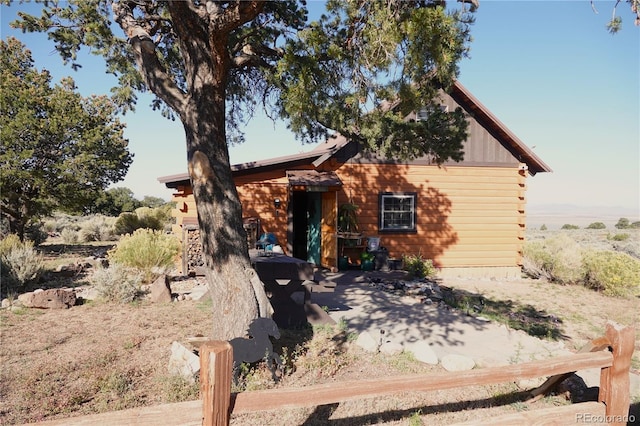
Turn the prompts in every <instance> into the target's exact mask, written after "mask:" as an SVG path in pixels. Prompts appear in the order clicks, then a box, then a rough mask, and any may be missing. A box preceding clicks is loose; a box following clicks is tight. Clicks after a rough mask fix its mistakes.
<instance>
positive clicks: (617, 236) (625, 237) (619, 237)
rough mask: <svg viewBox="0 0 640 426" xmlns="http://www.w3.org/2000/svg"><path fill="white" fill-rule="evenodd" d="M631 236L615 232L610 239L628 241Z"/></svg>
mask: <svg viewBox="0 0 640 426" xmlns="http://www.w3.org/2000/svg"><path fill="white" fill-rule="evenodd" d="M630 237H631V235H629V234H615V235H614V236H612V237H609V239H611V240H613V241H626V240H628V239H629V238H630Z"/></svg>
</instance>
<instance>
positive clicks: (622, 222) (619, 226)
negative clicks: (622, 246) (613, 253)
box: [615, 217, 629, 229]
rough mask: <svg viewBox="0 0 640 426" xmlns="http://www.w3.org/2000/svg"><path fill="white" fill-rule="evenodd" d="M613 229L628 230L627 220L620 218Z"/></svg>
mask: <svg viewBox="0 0 640 426" xmlns="http://www.w3.org/2000/svg"><path fill="white" fill-rule="evenodd" d="M615 227H616V228H617V229H627V228H629V219H627V218H626V217H621V218H620V219H618V223H616V224H615Z"/></svg>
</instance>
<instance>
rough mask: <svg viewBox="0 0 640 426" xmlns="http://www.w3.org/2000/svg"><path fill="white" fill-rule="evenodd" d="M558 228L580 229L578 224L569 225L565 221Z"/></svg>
mask: <svg viewBox="0 0 640 426" xmlns="http://www.w3.org/2000/svg"><path fill="white" fill-rule="evenodd" d="M560 229H580V227H579V226H578V225H571V224H570V223H565V224H564V225H562V228H560Z"/></svg>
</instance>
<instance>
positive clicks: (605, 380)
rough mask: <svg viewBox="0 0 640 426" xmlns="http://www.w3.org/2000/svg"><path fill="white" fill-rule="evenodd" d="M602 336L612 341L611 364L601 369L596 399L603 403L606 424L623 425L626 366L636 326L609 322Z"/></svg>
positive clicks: (626, 412) (626, 399)
mask: <svg viewBox="0 0 640 426" xmlns="http://www.w3.org/2000/svg"><path fill="white" fill-rule="evenodd" d="M605 336H606V337H607V338H608V339H609V342H611V352H612V354H613V365H612V366H611V367H607V368H603V369H602V370H601V371H600V393H599V395H598V400H599V401H600V402H603V403H604V404H605V406H606V415H607V420H608V422H609V424H611V425H620V426H623V425H626V424H627V417H628V415H629V403H630V395H629V386H630V383H629V382H630V380H629V370H630V368H631V355H632V354H633V349H634V346H635V330H634V328H633V327H626V328H622V326H620V325H618V324H613V323H611V322H609V323H607V330H606V333H605Z"/></svg>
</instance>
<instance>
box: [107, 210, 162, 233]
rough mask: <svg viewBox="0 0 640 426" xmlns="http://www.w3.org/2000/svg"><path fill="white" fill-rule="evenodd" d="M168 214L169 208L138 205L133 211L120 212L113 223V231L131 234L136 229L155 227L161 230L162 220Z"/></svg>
mask: <svg viewBox="0 0 640 426" xmlns="http://www.w3.org/2000/svg"><path fill="white" fill-rule="evenodd" d="M167 215H170V209H169V210H167V208H164V207H159V208H155V209H152V208H149V207H140V208H138V209H136V211H135V213H122V214H121V215H120V216H119V217H118V219H117V220H116V223H115V225H114V232H115V233H116V234H118V235H124V234H131V233H133V232H134V231H135V230H136V229H141V228H145V229H155V230H162V229H163V228H164V222H165V221H166V220H167V217H168V216H167Z"/></svg>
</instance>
